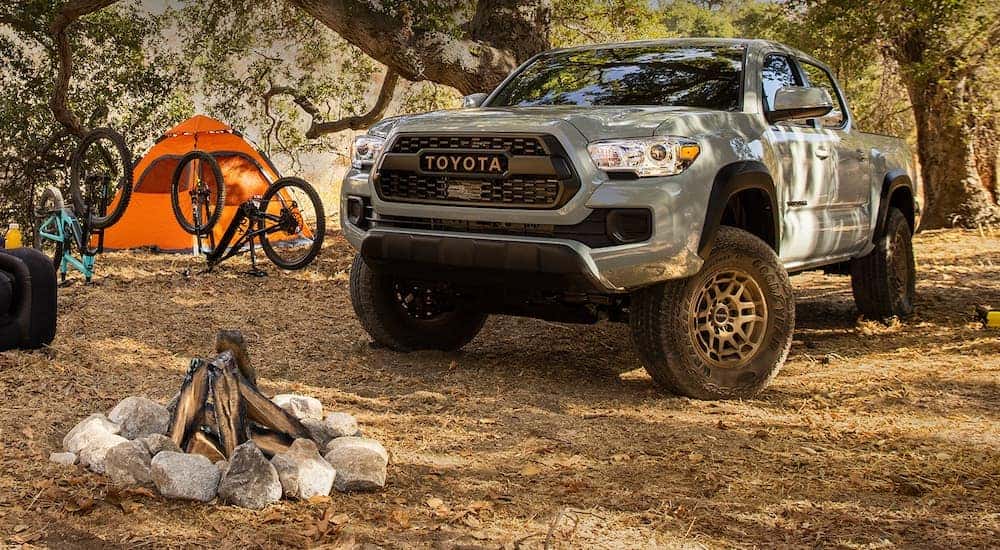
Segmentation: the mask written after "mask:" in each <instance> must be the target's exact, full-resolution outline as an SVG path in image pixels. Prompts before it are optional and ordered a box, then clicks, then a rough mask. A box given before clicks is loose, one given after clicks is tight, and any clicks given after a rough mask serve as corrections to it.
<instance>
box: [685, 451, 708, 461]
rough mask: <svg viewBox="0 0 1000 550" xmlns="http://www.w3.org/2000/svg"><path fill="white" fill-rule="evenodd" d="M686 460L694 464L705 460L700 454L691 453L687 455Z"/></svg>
mask: <svg viewBox="0 0 1000 550" xmlns="http://www.w3.org/2000/svg"><path fill="white" fill-rule="evenodd" d="M688 460H690V461H691V462H694V463H698V462H701V461H702V460H705V455H703V454H701V453H691V454H689V455H688Z"/></svg>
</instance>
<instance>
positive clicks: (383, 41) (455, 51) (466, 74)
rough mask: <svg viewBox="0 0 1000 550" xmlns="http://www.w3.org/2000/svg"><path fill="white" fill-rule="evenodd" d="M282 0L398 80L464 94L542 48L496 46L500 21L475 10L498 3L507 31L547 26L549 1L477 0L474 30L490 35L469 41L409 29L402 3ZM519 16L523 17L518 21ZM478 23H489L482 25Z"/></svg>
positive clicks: (481, 88) (495, 80) (489, 84)
mask: <svg viewBox="0 0 1000 550" xmlns="http://www.w3.org/2000/svg"><path fill="white" fill-rule="evenodd" d="M286 1H287V2H289V3H290V4H292V5H295V6H297V7H299V8H301V9H302V10H304V11H305V12H306V13H308V14H309V15H311V16H313V17H314V18H316V19H317V20H318V21H319V22H320V23H322V24H323V25H326V26H327V27H329V28H330V29H331V30H333V31H334V32H335V33H337V34H338V35H340V36H341V37H342V38H343V39H344V40H346V41H347V42H350V43H351V44H352V45H354V46H355V47H357V48H358V49H360V50H361V51H363V52H364V53H365V54H367V55H368V56H369V57H371V58H373V59H375V60H376V61H378V62H380V63H382V64H383V65H385V66H387V67H391V68H393V69H395V70H396V72H398V73H399V75H400V76H401V77H403V78H405V79H407V80H409V81H411V82H417V81H421V80H431V81H434V82H437V83H440V84H445V85H448V86H451V87H453V88H457V89H458V90H459V91H461V92H462V93H465V94H470V93H474V92H485V91H489V90H491V89H492V88H494V87H495V86H496V85H497V84H499V83H500V81H502V80H503V79H504V77H506V76H507V75H508V74H509V73H510V72H511V71H512V70H513V69H514V68H515V67H516V66H517V64H518V61H519V60H520V59H521V58H522V57H523V56H524V55H527V54H528V53H529V51H528V50H535V51H540V50H541V49H545V48H544V47H535V41H532V42H531V43H530V45H531V47H530V48H526V47H521V46H520V45H519V47H518V50H517V53H514V51H515V50H508V49H501V48H499V47H496V46H495V44H498V43H500V42H501V40H500V38H501V35H502V34H503V32H504V30H505V29H504V25H502V24H501V23H500V22H499V21H501V19H499V18H498V17H493V18H490V17H485V16H478V12H479V11H480V10H493V9H496V8H497V7H498V5H501V4H502V5H503V7H504V8H505V9H504V10H502V11H503V13H504V14H507V17H506V19H502V20H505V21H507V23H508V25H506V27H507V30H510V31H511V32H513V31H514V30H520V29H524V28H525V27H530V26H531V25H532V24H536V25H539V26H540V27H541V26H544V25H547V23H548V13H549V12H548V5H549V3H550V2H549V0H492V1H484V0H479V2H477V18H475V20H476V21H477V22H478V23H480V25H477V26H476V27H477V29H478V30H480V31H481V32H485V29H489V30H490V31H491V33H492V34H490V35H488V36H484V37H483V38H485V40H480V39H479V38H478V37H477V36H476V34H475V33H473V35H472V36H471V37H469V38H456V37H454V36H451V35H449V34H446V33H444V32H438V31H434V30H422V29H417V28H415V26H414V24H413V23H414V21H413V19H414V17H413V13H412V11H411V8H410V7H408V5H407V3H401V4H402V7H401V8H400V9H398V10H395V11H391V10H390V9H389V8H386V7H384V6H383V5H382V4H383V3H380V2H370V1H368V0H286ZM529 8H530V9H529ZM524 13H528V14H529V15H528V16H524V17H522V15H523V14H524ZM532 15H533V16H532ZM484 21H488V22H490V23H492V24H490V25H486V24H482V22H484ZM539 32H540V33H541V34H542V35H543V40H541V41H538V42H539V43H542V42H546V43H547V38H548V34H547V26H546V27H544V28H542V30H540V31H539ZM516 34H518V35H521V34H524V33H522V32H517V33H516ZM521 42H524V41H523V40H522V41H521ZM505 44H518V41H517V40H515V39H513V37H512V39H511V40H509V41H506V42H505ZM520 50H524V51H520ZM530 53H534V52H533V51H532V52H530Z"/></svg>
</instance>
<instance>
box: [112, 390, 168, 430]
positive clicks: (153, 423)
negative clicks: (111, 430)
mask: <svg viewBox="0 0 1000 550" xmlns="http://www.w3.org/2000/svg"><path fill="white" fill-rule="evenodd" d="M108 419H109V420H111V421H112V422H114V423H116V424H118V425H119V426H121V432H120V435H121V436H122V437H124V438H126V439H136V438H140V437H145V436H147V435H152V434H164V433H166V432H167V429H168V428H169V427H170V411H168V410H167V408H166V407H164V406H163V405H160V404H159V403H157V402H156V401H153V400H151V399H146V398H145V397H126V398H125V399H122V400H121V402H119V403H118V404H117V405H115V408H113V409H111V412H109V413H108Z"/></svg>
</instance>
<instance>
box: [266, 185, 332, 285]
mask: <svg viewBox="0 0 1000 550" xmlns="http://www.w3.org/2000/svg"><path fill="white" fill-rule="evenodd" d="M260 210H261V212H262V214H263V217H264V227H263V229H264V233H263V234H262V235H261V239H260V240H261V242H260V245H261V248H263V249H264V254H266V255H267V257H268V259H270V260H271V261H272V262H274V264H275V265H277V266H278V267H280V268H282V269H289V270H291V269H302V268H303V267H306V266H307V265H309V264H310V263H312V261H313V260H314V259H316V255H317V254H319V251H320V249H321V248H323V237H324V236H325V234H326V214H325V212H324V211H323V202H322V201H320V198H319V193H317V192H316V189H314V188H313V186H312V185H309V183H308V182H306V181H305V180H303V179H300V178H281V179H279V180H278V181H276V182H274V183H272V184H271V185H270V187H268V188H267V191H265V192H264V196H263V197H261V200H260Z"/></svg>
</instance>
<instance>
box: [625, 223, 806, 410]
mask: <svg viewBox="0 0 1000 550" xmlns="http://www.w3.org/2000/svg"><path fill="white" fill-rule="evenodd" d="M629 319H630V324H631V325H632V339H633V342H634V343H635V346H636V349H637V351H638V353H639V356H640V358H641V359H642V361H643V363H644V366H645V367H646V371H647V372H649V374H650V376H652V378H653V381H654V382H655V383H656V384H657V385H659V386H660V387H662V388H664V389H666V390H668V391H672V392H675V393H679V394H682V395H686V396H689V397H694V398H696V399H738V398H747V397H752V396H754V395H756V394H757V393H759V392H760V391H761V390H763V389H764V388H765V387H766V386H767V384H768V383H769V382H770V381H771V380H772V379H773V378H774V377H775V376H776V375H777V373H778V370H779V369H780V368H781V366H782V365H783V364H784V362H785V358H786V357H787V356H788V350H789V348H790V347H791V343H792V332H793V330H794V326H795V302H794V297H793V295H792V288H791V284H790V283H789V280H788V273H786V272H785V270H784V268H783V267H782V266H781V263H780V261H779V260H778V256H777V255H776V254H775V253H774V251H773V250H772V249H771V247H769V246H768V245H767V243H765V242H764V241H762V240H760V239H759V238H757V237H755V236H753V235H751V234H750V233H747V232H746V231H743V230H740V229H735V228H731V227H723V228H721V229H720V230H719V234H718V237H717V238H716V240H715V244H714V245H713V247H712V251H711V254H710V255H709V257H708V259H707V260H706V261H705V264H704V265H703V266H702V269H701V271H700V272H699V273H698V274H697V275H695V276H693V277H690V278H688V279H681V280H677V281H668V282H666V283H662V284H659V285H654V286H652V287H649V288H646V289H643V290H640V291H638V292H636V293H635V294H634V295H633V296H632V303H631V307H630V312H629Z"/></svg>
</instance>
